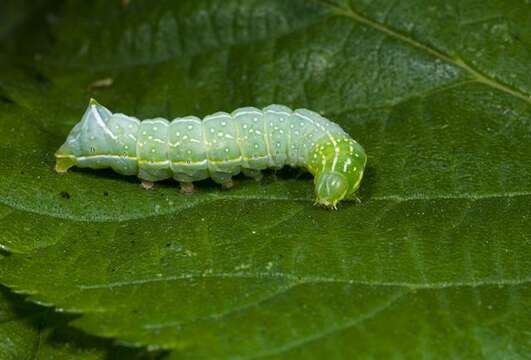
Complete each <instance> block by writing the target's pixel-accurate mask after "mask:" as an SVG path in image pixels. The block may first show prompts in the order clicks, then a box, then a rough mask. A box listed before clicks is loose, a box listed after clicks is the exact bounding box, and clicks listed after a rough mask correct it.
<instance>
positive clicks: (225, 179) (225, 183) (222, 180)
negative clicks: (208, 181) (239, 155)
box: [210, 171, 234, 189]
mask: <svg viewBox="0 0 531 360" xmlns="http://www.w3.org/2000/svg"><path fill="white" fill-rule="evenodd" d="M210 177H211V178H212V180H214V181H215V182H217V183H218V184H220V185H221V187H223V189H230V188H231V187H233V186H234V182H233V181H232V174H231V173H224V172H220V171H216V172H215V173H212V174H210Z"/></svg>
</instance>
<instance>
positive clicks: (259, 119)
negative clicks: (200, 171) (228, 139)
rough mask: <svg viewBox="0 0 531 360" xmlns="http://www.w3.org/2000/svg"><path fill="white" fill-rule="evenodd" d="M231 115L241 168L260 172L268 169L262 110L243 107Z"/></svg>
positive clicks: (265, 132) (268, 162)
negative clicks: (240, 157)
mask: <svg viewBox="0 0 531 360" xmlns="http://www.w3.org/2000/svg"><path fill="white" fill-rule="evenodd" d="M231 115H232V118H233V119H234V124H235V125H236V126H237V127H238V143H239V145H240V151H241V156H242V163H241V166H242V168H247V169H256V170H262V169H265V168H267V167H269V166H270V165H271V164H270V156H269V152H268V147H269V146H268V142H267V141H268V139H267V131H266V130H267V129H266V127H265V122H264V114H263V112H262V110H259V109H257V108H255V107H244V108H239V109H237V110H235V111H233V112H232V114H231Z"/></svg>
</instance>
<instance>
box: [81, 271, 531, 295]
mask: <svg viewBox="0 0 531 360" xmlns="http://www.w3.org/2000/svg"><path fill="white" fill-rule="evenodd" d="M215 278H218V279H256V280H259V279H285V280H289V281H292V282H293V283H294V284H295V285H303V284H316V283H341V284H349V285H362V286H375V287H402V288H408V289H446V288H456V287H472V288H474V287H480V286H505V285H512V286H515V285H521V284H525V283H528V282H531V278H522V279H498V280H474V281H460V282H435V283H414V282H403V281H396V282H393V281H389V282H379V281H363V280H352V279H347V278H336V277H326V276H304V275H297V274H290V273H283V272H220V273H204V272H189V273H188V274H180V275H174V276H166V277H157V278H149V279H138V280H128V281H119V282H114V283H102V284H88V285H78V286H77V287H78V289H79V290H80V291H90V290H96V289H115V288H120V287H127V286H136V285H144V284H150V283H155V282H167V281H181V280H192V279H215Z"/></svg>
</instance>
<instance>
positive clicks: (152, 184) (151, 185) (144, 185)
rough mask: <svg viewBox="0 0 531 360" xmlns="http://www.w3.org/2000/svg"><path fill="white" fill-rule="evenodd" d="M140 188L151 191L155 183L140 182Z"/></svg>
mask: <svg viewBox="0 0 531 360" xmlns="http://www.w3.org/2000/svg"><path fill="white" fill-rule="evenodd" d="M140 186H142V187H143V188H144V189H146V190H152V189H153V187H154V186H155V183H154V182H153V181H147V180H142V182H141V183H140Z"/></svg>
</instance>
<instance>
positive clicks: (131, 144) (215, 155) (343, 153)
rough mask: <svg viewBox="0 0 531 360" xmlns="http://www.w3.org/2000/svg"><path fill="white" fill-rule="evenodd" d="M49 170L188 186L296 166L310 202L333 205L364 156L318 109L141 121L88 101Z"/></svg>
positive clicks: (355, 182)
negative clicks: (308, 184) (307, 182)
mask: <svg viewBox="0 0 531 360" xmlns="http://www.w3.org/2000/svg"><path fill="white" fill-rule="evenodd" d="M55 157H56V166H55V169H56V171H57V172H59V173H64V172H66V171H67V170H68V169H69V168H71V167H73V166H77V167H81V168H92V169H102V168H112V169H113V170H114V171H115V172H117V173H119V174H123V175H136V176H138V177H139V178H140V179H142V180H143V181H149V182H154V181H160V180H165V179H169V178H173V179H175V180H177V181H179V182H180V183H181V185H183V186H184V187H185V188H188V189H190V186H191V183H192V182H193V181H198V180H203V179H205V178H208V177H210V178H212V179H213V180H214V181H215V182H217V183H219V184H222V185H228V184H230V183H231V178H232V177H233V176H234V175H237V174H238V173H240V171H241V172H243V173H244V174H245V175H247V176H252V177H255V178H259V177H260V174H261V173H260V171H261V170H263V169H266V168H276V169H278V168H281V167H283V166H285V165H290V166H293V167H302V168H305V169H307V170H308V171H309V172H310V173H311V174H312V175H313V176H314V183H315V195H316V204H319V205H323V206H326V207H330V208H336V205H337V203H338V202H339V201H340V200H342V199H344V198H346V197H349V196H353V195H354V193H355V192H356V190H357V189H358V188H359V186H360V182H361V179H362V177H363V171H364V168H365V164H366V162H367V156H366V155H365V151H364V150H363V147H362V146H361V145H360V144H358V143H357V142H356V141H355V140H353V139H352V138H351V137H350V136H349V135H348V134H347V133H346V132H345V131H343V129H341V127H340V126H339V125H337V124H335V123H334V122H331V121H329V120H327V119H325V118H324V117H322V116H321V115H319V114H318V113H316V112H313V111H310V110H306V109H297V110H291V109H290V108H288V107H286V106H282V105H270V106H267V107H265V108H264V109H261V110H260V109H257V108H254V107H244V108H239V109H236V110H235V111H233V112H232V113H230V114H229V113H225V112H217V113H214V114H212V115H208V116H206V117H204V118H203V119H202V120H201V119H199V118H197V117H195V116H185V117H181V118H176V119H174V120H172V121H171V122H170V121H168V120H166V119H163V118H154V119H146V120H143V121H140V120H138V119H137V118H135V117H132V116H127V115H124V114H120V113H112V112H110V111H109V110H108V109H107V108H105V107H104V106H102V105H100V104H99V103H98V102H97V101H96V100H94V99H91V100H90V103H89V106H88V108H87V110H86V111H85V114H84V115H83V117H82V119H81V121H80V122H79V123H77V124H76V125H75V126H74V128H73V129H72V130H71V131H70V134H69V135H68V138H67V139H66V142H65V143H64V144H63V145H62V146H61V147H60V148H59V150H58V151H57V152H56V154H55Z"/></svg>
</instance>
